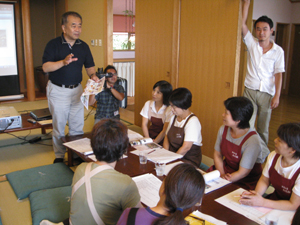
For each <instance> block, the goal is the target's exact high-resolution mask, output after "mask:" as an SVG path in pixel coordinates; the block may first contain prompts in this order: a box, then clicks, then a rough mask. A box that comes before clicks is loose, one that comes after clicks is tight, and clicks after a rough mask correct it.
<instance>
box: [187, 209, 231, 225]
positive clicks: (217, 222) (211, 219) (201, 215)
mask: <svg viewBox="0 0 300 225" xmlns="http://www.w3.org/2000/svg"><path fill="white" fill-rule="evenodd" d="M192 214H194V215H195V216H198V217H199V218H201V219H204V220H206V221H208V222H210V223H213V224H215V225H226V224H227V223H226V222H224V221H222V220H218V219H216V218H214V217H212V216H210V215H207V214H204V213H202V212H199V211H198V210H196V211H194V212H192Z"/></svg>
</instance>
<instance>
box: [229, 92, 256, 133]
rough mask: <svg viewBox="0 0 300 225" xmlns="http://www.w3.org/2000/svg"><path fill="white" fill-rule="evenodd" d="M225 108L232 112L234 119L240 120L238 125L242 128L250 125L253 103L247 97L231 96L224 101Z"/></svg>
mask: <svg viewBox="0 0 300 225" xmlns="http://www.w3.org/2000/svg"><path fill="white" fill-rule="evenodd" d="M224 105H225V108H226V109H227V110H228V111H229V112H230V114H231V116H232V119H233V120H234V121H240V122H239V124H238V125H237V127H238V128H240V129H246V128H249V127H250V123H249V121H250V119H251V117H252V114H253V104H252V102H251V101H250V100H249V99H248V98H246V97H231V98H228V99H227V100H225V101H224Z"/></svg>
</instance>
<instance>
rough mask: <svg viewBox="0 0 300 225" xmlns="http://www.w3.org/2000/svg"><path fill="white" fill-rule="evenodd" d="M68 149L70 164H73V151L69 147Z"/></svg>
mask: <svg viewBox="0 0 300 225" xmlns="http://www.w3.org/2000/svg"><path fill="white" fill-rule="evenodd" d="M67 150H68V166H69V167H71V166H73V152H72V150H71V149H69V148H67Z"/></svg>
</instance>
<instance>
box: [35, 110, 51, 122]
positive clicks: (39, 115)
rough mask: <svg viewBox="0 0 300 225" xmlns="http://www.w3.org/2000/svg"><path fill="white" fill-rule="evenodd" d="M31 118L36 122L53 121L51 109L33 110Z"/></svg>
mask: <svg viewBox="0 0 300 225" xmlns="http://www.w3.org/2000/svg"><path fill="white" fill-rule="evenodd" d="M30 116H31V117H32V118H33V119H35V120H36V121H41V120H50V119H52V115H51V113H50V111H49V108H45V109H36V110H32V111H31V112H30Z"/></svg>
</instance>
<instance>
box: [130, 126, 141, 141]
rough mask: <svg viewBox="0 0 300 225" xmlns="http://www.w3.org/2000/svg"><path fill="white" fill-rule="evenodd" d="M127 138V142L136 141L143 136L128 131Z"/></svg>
mask: <svg viewBox="0 0 300 225" xmlns="http://www.w3.org/2000/svg"><path fill="white" fill-rule="evenodd" d="M128 138H129V141H137V140H140V139H142V138H143V136H142V135H140V134H139V133H137V132H134V131H132V130H130V129H128Z"/></svg>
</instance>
